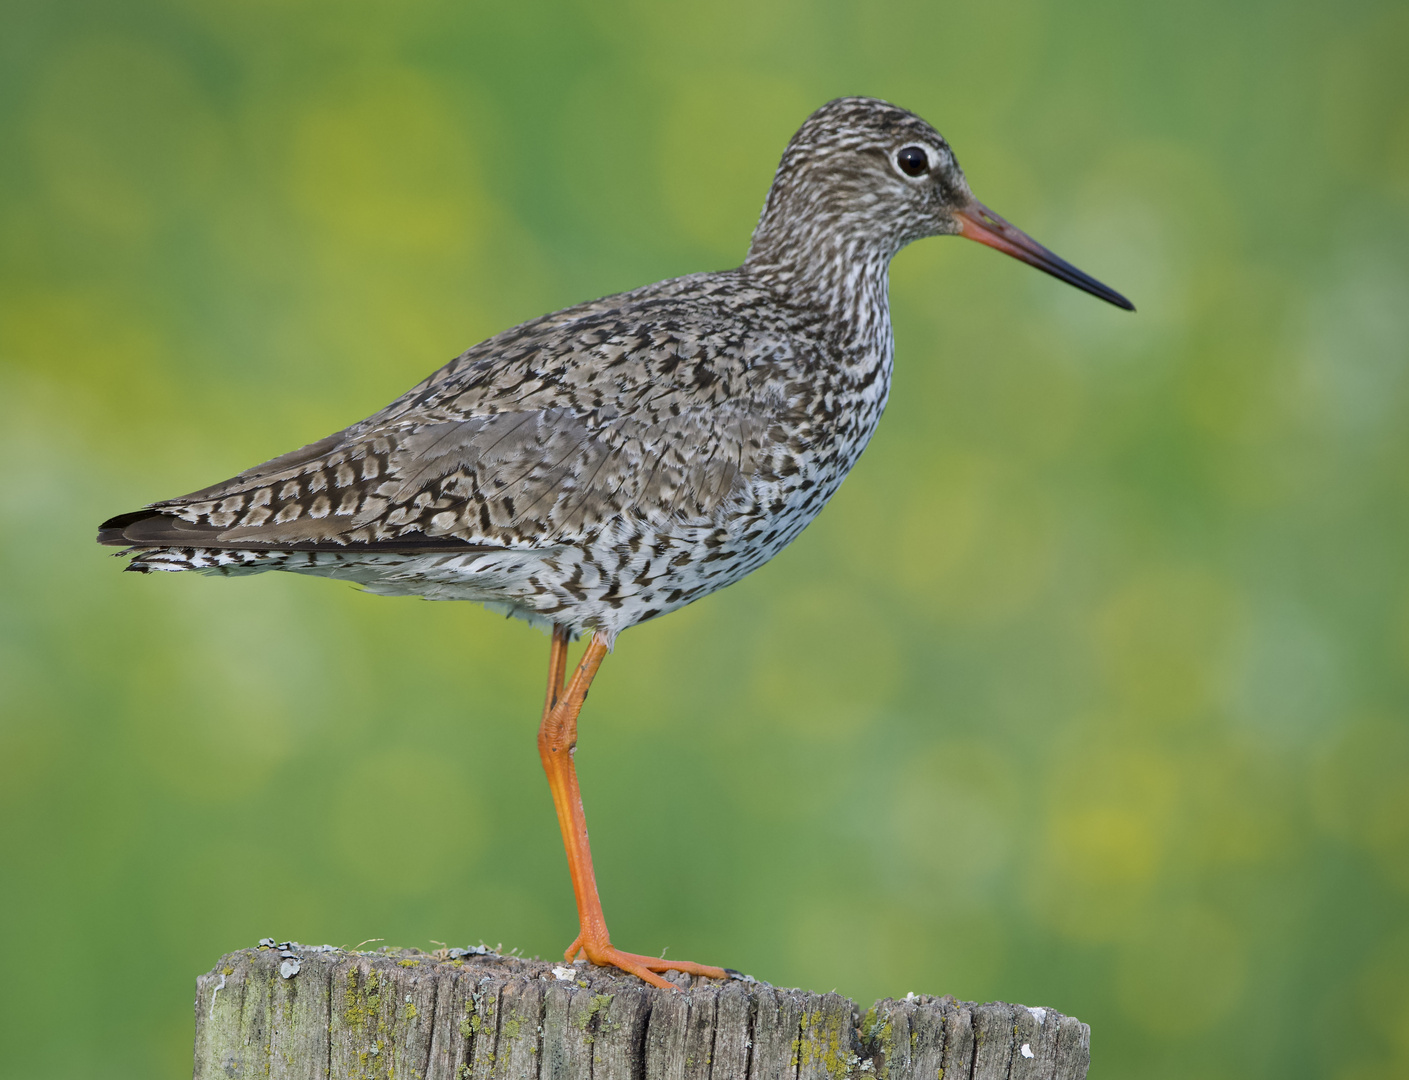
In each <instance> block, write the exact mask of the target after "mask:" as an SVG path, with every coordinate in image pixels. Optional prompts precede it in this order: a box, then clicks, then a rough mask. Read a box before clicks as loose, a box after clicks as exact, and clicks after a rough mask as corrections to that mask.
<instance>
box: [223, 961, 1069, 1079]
mask: <svg viewBox="0 0 1409 1080" xmlns="http://www.w3.org/2000/svg"><path fill="white" fill-rule="evenodd" d="M668 977H669V978H670V979H671V980H672V981H674V982H675V983H676V984H677V985H678V986H679V987H680V988H681V992H679V993H676V992H673V991H666V990H657V989H655V988H653V987H650V986H646V985H645V984H643V983H641V982H640V981H639V980H637V979H634V978H631V977H629V976H624V975H622V974H621V973H619V972H616V971H613V970H608V969H604V968H597V967H593V966H592V965H590V964H586V963H585V962H578V963H577V964H574V965H563V964H556V965H555V964H549V963H542V962H540V961H537V960H525V959H522V958H519V957H511V956H499V955H497V954H495V953H492V952H488V951H487V950H484V951H481V950H465V949H453V950H444V949H443V950H440V951H439V952H437V953H423V952H420V951H418V950H415V949H395V950H392V949H383V950H379V951H377V952H373V953H359V952H352V951H344V950H340V949H330V948H328V947H327V946H321V947H318V948H316V949H310V948H305V947H304V946H300V945H297V944H296V943H293V942H285V943H283V944H282V945H281V944H276V943H274V942H271V941H268V940H267V939H266V942H265V943H263V944H261V946H260V947H259V948H256V949H244V950H241V951H240V952H235V953H231V954H230V955H228V956H226V957H224V958H222V959H221V960H220V962H219V963H218V964H216V966H215V968H214V970H212V971H211V972H210V973H209V974H206V975H202V976H201V977H200V978H199V979H198V980H197V981H196V1061H195V1077H196V1080H255V1078H259V1080H265V1078H269V1080H325V1078H332V1080H861V1078H874V1080H946V1078H955V1080H958V1078H964V1080H1083V1078H1084V1077H1085V1075H1086V1069H1087V1065H1088V1063H1089V1061H1090V1029H1089V1028H1087V1026H1086V1025H1085V1024H1083V1023H1081V1022H1080V1021H1078V1020H1075V1019H1073V1018H1072V1017H1069V1016H1063V1015H1062V1014H1061V1013H1058V1012H1056V1011H1055V1010H1053V1009H1042V1008H1027V1007H1025V1006H1022V1005H1007V1004H1002V1003H996V1002H995V1003H991V1004H987V1005H976V1004H973V1003H972V1002H963V1001H955V1000H954V999H953V998H951V997H942V998H937V997H930V996H927V995H919V996H917V995H907V996H906V997H905V998H904V999H901V1000H895V999H890V998H887V999H884V1000H882V1001H878V1002H876V1003H875V1004H874V1005H872V1006H871V1007H870V1008H869V1009H866V1010H865V1011H864V1012H862V1011H860V1010H858V1008H857V1006H856V1005H855V1004H854V1003H852V1002H851V1001H849V1000H848V999H846V998H844V997H842V996H841V995H840V994H837V993H835V992H833V993H830V994H811V993H807V992H805V991H802V990H786V989H780V988H777V987H772V986H768V985H767V984H765V983H760V982H755V981H754V980H751V979H746V980H731V981H728V982H720V981H716V980H710V979H692V978H691V977H689V976H686V975H671V976H668Z"/></svg>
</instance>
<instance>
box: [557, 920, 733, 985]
mask: <svg viewBox="0 0 1409 1080" xmlns="http://www.w3.org/2000/svg"><path fill="white" fill-rule="evenodd" d="M579 954H581V955H583V956H585V957H587V959H588V960H589V961H590V962H592V963H594V964H596V965H597V966H598V967H614V968H618V969H620V970H621V971H625V972H627V973H628V974H630V975H635V976H636V977H637V978H638V979H640V980H642V981H643V982H648V983H650V984H651V985H652V986H659V987H660V988H661V989H662V990H679V989H680V987H678V986H676V985H675V984H674V983H671V982H667V981H666V980H665V979H662V978H661V977H660V976H659V975H658V974H656V973H657V972H660V971H683V972H684V973H685V974H686V975H701V976H703V977H704V978H706V979H727V978H729V972H728V971H726V970H725V969H724V968H721V967H711V966H710V965H709V964H696V963H693V962H692V961H689V960H666V959H663V958H662V957H659V956H638V955H637V954H636V953H629V952H622V951H621V950H620V949H618V948H617V947H616V946H615V945H613V944H612V943H611V942H610V941H601V942H598V941H593V942H584V941H583V940H582V935H581V934H579V935H578V936H577V938H576V939H575V940H574V941H573V943H572V944H571V945H569V946H568V949H567V952H565V953H564V954H563V958H564V959H565V960H567V961H568V962H569V963H571V962H572V961H573V959H574V958H576V957H577V956H578V955H579Z"/></svg>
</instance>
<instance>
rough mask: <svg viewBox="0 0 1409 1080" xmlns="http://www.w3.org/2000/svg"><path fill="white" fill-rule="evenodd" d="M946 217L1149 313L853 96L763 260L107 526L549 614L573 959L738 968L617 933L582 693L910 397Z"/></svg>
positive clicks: (814, 128)
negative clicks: (916, 304)
mask: <svg viewBox="0 0 1409 1080" xmlns="http://www.w3.org/2000/svg"><path fill="white" fill-rule="evenodd" d="M932 236H963V237H966V238H968V239H971V240H975V241H978V242H979V243H981V244H986V245H988V246H990V247H993V248H995V249H997V250H999V251H1001V252H1004V253H1006V254H1008V255H1011V256H1013V257H1015V258H1017V259H1019V260H1022V261H1023V262H1026V263H1028V264H1029V265H1031V266H1033V267H1036V268H1037V269H1039V270H1042V271H1045V272H1046V273H1048V274H1051V275H1052V276H1054V277H1056V278H1058V279H1060V280H1062V281H1064V282H1067V283H1069V284H1071V285H1073V286H1075V287H1077V288H1079V289H1082V290H1084V291H1086V292H1088V293H1090V294H1092V295H1094V296H1096V297H1099V298H1100V299H1102V300H1105V301H1107V302H1109V303H1111V304H1113V305H1115V306H1117V307H1120V308H1124V309H1126V310H1130V311H1133V310H1134V305H1132V304H1131V303H1130V301H1129V300H1127V299H1126V298H1125V297H1123V296H1121V295H1120V294H1119V293H1117V292H1115V291H1114V290H1113V289H1110V288H1108V287H1107V286H1105V285H1103V284H1101V283H1100V282H1099V281H1097V280H1096V279H1094V278H1092V277H1090V276H1088V275H1087V274H1085V273H1083V272H1082V271H1080V270H1078V269H1076V268H1075V267H1074V266H1072V265H1071V264H1070V263H1067V262H1065V261H1064V260H1062V259H1060V258H1058V257H1057V256H1056V255H1054V254H1053V253H1052V252H1050V251H1049V250H1047V249H1046V248H1044V247H1043V246H1041V245H1040V244H1038V243H1037V242H1036V241H1035V240H1033V239H1032V238H1031V237H1029V236H1028V235H1027V234H1026V233H1024V232H1022V231H1020V230H1019V229H1017V228H1016V227H1014V226H1013V225H1011V224H1009V223H1008V222H1007V221H1005V220H1004V219H1003V218H1001V217H999V216H998V215H997V214H996V213H994V212H993V211H991V210H989V209H988V208H987V207H986V206H984V205H983V204H982V203H981V202H979V201H978V200H977V199H976V198H975V197H974V195H973V193H972V192H971V191H970V189H969V185H968V182H967V180H966V179H965V176H964V173H963V171H962V170H961V169H960V167H959V163H958V161H957V160H956V159H955V156H954V152H953V150H952V149H951V147H950V145H949V143H948V142H946V141H945V139H944V138H943V137H942V136H941V135H940V134H939V132H938V131H936V130H935V129H934V128H933V127H932V126H931V125H930V124H929V123H927V122H926V121H925V120H923V119H921V118H920V117H919V116H917V115H916V114H914V113H912V112H909V111H907V110H905V109H902V108H900V107H898V106H895V105H892V104H890V103H888V102H886V101H882V100H880V99H878V98H872V97H843V98H838V99H836V100H833V101H830V102H828V103H827V104H825V105H823V106H822V107H821V108H819V109H817V110H816V111H815V112H814V113H812V114H811V115H810V116H809V117H808V118H807V119H806V120H805V121H804V122H803V124H802V126H801V127H800V128H799V129H798V130H797V132H796V134H795V135H793V137H792V139H791V140H790V141H789V142H788V144H787V146H786V148H785V149H784V151H783V155H782V159H781V161H780V162H779V164H778V167H777V170H776V172H775V174H774V178H773V181H772V184H771V186H770V188H769V190H768V194H767V197H766V200H765V202H764V206H763V210H762V213H761V214H760V216H759V219H758V223H757V226H756V228H755V229H754V232H753V235H752V239H751V241H750V244H749V248H748V252H747V256H746V258H745V259H744V262H743V264H742V265H741V266H739V267H737V268H735V269H732V270H724V271H713V272H705V273H695V274H689V275H687V276H684V277H678V278H673V279H670V280H666V281H661V282H658V283H656V284H653V285H647V286H645V287H643V288H638V289H634V290H632V291H630V292H625V293H620V294H617V295H613V296H608V297H605V298H603V299H600V300H593V301H590V302H588V303H582V304H578V305H576V306H574V307H569V308H565V309H563V310H561V311H556V312H553V313H551V314H548V315H543V316H541V317H539V318H536V319H532V320H530V321H528V322H525V323H522V324H521V325H518V326H515V327H512V328H511V329H508V330H505V331H503V332H501V333H499V334H496V335H495V336H493V337H491V338H488V339H487V340H485V341H483V342H481V343H479V344H478V345H475V346H474V347H472V348H470V349H468V350H467V351H465V352H464V353H462V354H461V355H459V356H458V357H456V358H455V359H453V360H451V361H450V362H449V363H448V364H446V365H445V366H444V367H442V368H440V369H439V370H438V371H436V372H434V373H433V374H432V375H430V376H429V377H428V378H426V379H425V380H424V381H423V382H421V383H419V384H417V385H416V386H414V387H412V388H411V389H410V390H408V391H407V392H406V393H404V394H403V395H401V396H400V397H399V398H397V399H396V400H395V401H393V402H392V403H391V404H389V405H387V406H386V407H385V408H383V409H381V410H379V411H378V412H375V413H373V414H372V415H371V416H369V417H367V418H366V419H365V420H361V421H359V422H357V423H355V424H352V425H351V426H350V427H348V428H345V429H344V430H342V431H339V432H337V433H335V434H333V435H329V436H328V437H326V438H324V439H320V440H318V441H317V442H313V443H310V444H309V445H307V446H305V447H303V448H302V449H299V450H294V451H292V452H290V453H287V454H284V455H282V456H280V457H276V458H274V459H272V460H270V461H266V462H264V463H263V464H261V465H256V466H254V467H253V468H251V469H248V470H246V471H245V472H242V473H240V474H239V475H238V476H235V477H233V478H231V479H229V480H225V481H222V482H221V483H218V484H213V485H211V486H210V487H205V488H202V489H200V490H199V491H194V492H192V493H191V494H189V495H183V496H180V497H178V498H171V499H164V500H162V501H159V502H154V503H151V504H149V505H148V506H146V507H145V508H143V509H141V510H137V511H135V512H131V513H126V514H120V515H118V516H116V517H113V518H110V519H109V520H107V521H105V522H103V524H102V525H101V526H100V531H99V533H98V541H99V543H101V544H106V545H112V546H118V547H122V548H123V549H124V550H123V551H121V552H118V553H117V554H119V555H122V556H127V557H128V558H129V559H130V561H129V563H128V565H127V566H126V569H127V570H132V571H137V572H140V573H146V572H151V571H195V572H199V573H204V574H218V575H225V576H232V577H234V576H241V575H246V574H253V573H259V572H262V571H266V570H284V571H291V572H294V573H300V574H312V575H316V576H320V577H327V578H335V579H340V580H345V581H351V582H354V583H357V584H358V585H360V586H361V587H362V588H363V589H364V590H365V591H368V592H372V593H380V594H388V595H413V596H421V597H425V598H428V599H436V600H470V601H476V602H478V603H480V604H483V605H484V606H485V607H487V608H489V609H491V610H494V611H498V612H501V613H503V614H506V615H509V616H513V617H516V618H519V619H523V620H526V621H527V622H529V623H530V624H533V625H536V626H538V627H540V628H542V629H544V630H546V631H547V632H548V633H549V635H550V636H551V646H550V649H549V663H548V686H547V692H546V694H545V700H544V705H543V712H542V716H541V719H540V723H539V731H538V749H539V757H540V760H541V763H542V766H543V769H544V772H545V773H546V775H547V777H548V784H549V789H550V791H551V792H552V796H553V802H554V806H555V809H556V811H557V816H558V823H559V826H560V828H561V831H562V837H563V845H564V849H565V851H566V854H567V861H568V870H569V876H570V878H571V881H572V886H573V892H574V896H575V899H576V902H577V909H578V923H579V928H578V935H577V937H576V938H574V939H573V941H572V944H571V945H570V946H569V947H568V948H567V950H566V952H565V953H564V957H565V959H566V960H567V961H572V960H573V959H574V958H577V957H585V958H586V960H588V961H590V962H591V963H593V964H596V965H600V966H603V967H615V968H618V969H620V970H621V971H623V972H626V973H629V974H632V975H636V976H638V977H639V978H641V979H642V980H644V981H645V982H647V983H650V984H652V985H655V986H658V987H662V988H667V989H669V988H673V984H672V983H670V982H669V981H667V980H666V979H664V978H663V973H665V972H684V973H686V974H689V975H693V976H702V977H705V978H714V979H720V978H725V977H728V976H733V975H736V974H737V972H734V971H733V970H732V969H726V968H721V967H716V966H713V965H707V964H697V963H693V962H690V961H681V960H665V959H661V958H656V957H648V956H641V955H638V954H634V953H629V952H625V951H623V950H621V949H618V948H617V947H616V946H614V945H613V944H612V942H611V937H610V934H609V933H608V930H607V924H606V919H605V916H604V914H603V911H602V904H601V901H600V898H599V897H598V893H597V886H596V878H595V874H594V872H593V867H592V854H591V848H590V845H589V843H588V836H587V823H586V817H585V813H584V810H583V804H582V796H581V792H580V789H579V785H578V778H577V772H576V767H575V764H574V752H575V749H576V746H577V731H578V717H579V713H580V711H581V709H582V704H583V701H584V699H585V698H586V696H587V692H588V689H589V688H590V686H591V685H592V681H593V678H594V677H595V676H596V674H597V672H598V670H599V668H600V667H601V665H602V662H603V660H604V659H605V657H606V656H607V654H608V653H609V652H610V651H611V649H612V646H613V644H614V642H615V640H616V638H617V636H618V635H619V634H620V633H622V631H624V630H626V629H628V628H630V627H633V626H636V625H637V624H639V623H643V622H646V621H648V620H650V619H654V618H658V617H659V616H662V615H665V614H668V613H669V612H672V611H675V610H677V609H679V608H681V607H684V606H685V605H686V604H689V603H691V602H693V601H695V600H698V599H699V598H701V597H703V596H706V595H708V594H710V593H712V592H715V591H716V590H718V589H721V588H723V587H725V586H727V585H730V584H733V583H734V582H736V581H738V580H740V579H741V578H743V577H744V576H745V575H746V574H749V573H750V572H752V571H754V570H756V569H758V568H759V567H760V566H762V565H763V564H764V563H766V562H767V561H768V560H769V559H771V558H772V557H773V556H774V555H776V554H778V552H780V551H781V550H782V549H783V548H785V547H787V546H788V545H789V544H790V543H792V542H793V540H795V539H796V538H797V536H798V534H799V533H800V532H801V531H802V530H803V529H804V528H805V527H806V526H807V525H808V524H809V523H810V522H811V521H812V520H813V519H814V518H815V517H816V516H817V514H818V513H819V512H820V511H821V509H822V508H823V506H824V505H825V504H826V503H827V501H828V500H829V499H830V498H831V497H832V495H834V494H835V493H836V491H837V489H838V487H839V486H840V484H841V482H842V480H843V479H844V478H845V476H846V475H847V473H848V472H849V471H850V469H851V467H852V466H853V465H855V464H856V461H857V459H858V458H859V457H860V455H861V452H862V451H863V450H864V449H865V447H866V444H867V443H868V441H869V440H870V438H871V436H872V434H873V433H874V432H875V430H876V426H877V424H878V423H879V421H880V419H881V413H882V411H883V410H884V408H885V405H886V400H887V397H888V395H889V390H890V381H891V371H892V360H893V353H894V345H893V338H892V332H891V320H890V307H889V299H888V274H889V266H890V262H891V259H892V257H893V256H894V255H895V254H896V253H897V252H898V251H900V249H901V248H903V247H905V246H906V245H907V244H909V243H911V242H913V241H916V240H920V239H923V238H927V237H932ZM580 638H586V639H587V642H586V645H585V648H584V650H583V652H582V655H581V659H580V661H579V662H578V663H577V665H576V667H575V669H574V670H573V673H572V676H571V678H569V677H568V647H569V644H570V643H571V642H572V641H575V640H578V639H580Z"/></svg>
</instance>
